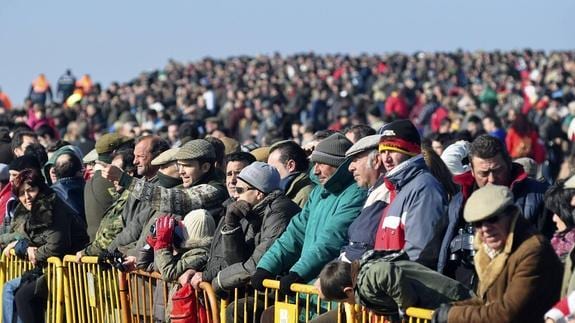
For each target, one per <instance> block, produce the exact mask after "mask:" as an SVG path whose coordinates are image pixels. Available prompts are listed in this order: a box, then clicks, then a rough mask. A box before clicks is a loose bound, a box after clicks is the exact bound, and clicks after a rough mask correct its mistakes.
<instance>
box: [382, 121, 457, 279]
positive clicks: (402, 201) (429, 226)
mask: <svg viewBox="0 0 575 323" xmlns="http://www.w3.org/2000/svg"><path fill="white" fill-rule="evenodd" d="M420 145H421V139H420V137H419V133H418V131H417V129H416V128H415V126H414V125H413V124H412V123H411V122H410V121H408V120H396V121H394V122H391V123H389V124H388V125H386V126H385V127H384V131H383V133H382V136H381V139H380V142H379V152H380V155H381V159H382V161H383V164H384V166H385V170H386V172H387V173H386V175H385V177H384V184H385V185H386V187H387V188H388V189H389V190H390V204H389V205H388V206H387V207H386V208H385V209H384V211H383V214H382V216H381V220H380V223H379V226H378V228H377V232H376V238H375V247H374V250H376V251H397V250H404V251H405V252H406V253H407V256H408V257H409V259H410V260H413V261H417V262H419V263H421V264H423V265H425V266H428V267H430V268H432V269H435V266H436V264H437V259H438V256H439V247H440V246H441V241H442V238H443V234H444V232H445V228H446V226H447V222H448V221H447V216H446V212H447V205H448V200H447V194H446V191H445V189H444V188H443V186H442V185H441V184H440V183H439V181H437V179H435V177H433V175H432V174H431V173H430V172H429V170H428V168H427V165H426V164H425V160H424V159H423V156H422V155H421V154H420V153H421V147H420Z"/></svg>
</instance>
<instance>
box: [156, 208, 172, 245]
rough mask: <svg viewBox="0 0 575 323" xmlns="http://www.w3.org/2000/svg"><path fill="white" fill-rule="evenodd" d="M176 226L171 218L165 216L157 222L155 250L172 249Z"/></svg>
mask: <svg viewBox="0 0 575 323" xmlns="http://www.w3.org/2000/svg"><path fill="white" fill-rule="evenodd" d="M174 226H175V221H174V219H172V217H170V216H167V215H164V216H161V217H159V218H158V219H157V220H156V243H155V245H154V250H159V249H165V248H171V247H172V240H173V237H174Z"/></svg>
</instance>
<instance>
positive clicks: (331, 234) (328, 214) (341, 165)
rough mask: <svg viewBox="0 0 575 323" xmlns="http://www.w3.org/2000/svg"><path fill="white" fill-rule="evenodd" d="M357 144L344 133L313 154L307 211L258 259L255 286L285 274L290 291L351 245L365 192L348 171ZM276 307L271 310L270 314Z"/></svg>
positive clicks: (283, 289)
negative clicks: (350, 154) (350, 231)
mask: <svg viewBox="0 0 575 323" xmlns="http://www.w3.org/2000/svg"><path fill="white" fill-rule="evenodd" d="M351 146H352V144H351V142H350V141H349V140H348V139H347V138H346V137H345V136H344V135H342V134H340V133H335V134H333V135H331V136H329V137H327V138H326V139H324V140H322V141H320V142H319V143H318V145H317V147H316V148H315V150H314V152H313V153H312V155H311V161H312V162H313V163H315V165H314V167H313V175H314V176H313V178H312V179H313V180H314V181H316V182H317V185H316V186H315V187H314V189H313V190H312V191H311V194H310V196H309V200H308V201H307V203H306V204H305V205H304V207H303V209H302V211H301V212H300V213H299V214H297V215H296V216H294V218H293V219H292V220H291V222H290V224H289V226H288V228H287V229H286V231H285V232H284V233H283V234H282V235H281V237H280V238H279V239H278V240H276V241H275V243H274V244H273V245H272V246H271V248H270V249H269V250H268V251H267V252H266V253H265V254H264V256H263V257H262V259H261V260H260V261H259V263H258V266H257V270H256V272H255V273H254V275H253V276H252V286H254V287H255V288H256V289H259V290H263V285H262V283H263V280H264V279H267V278H274V277H277V276H278V275H279V276H281V278H280V279H279V281H280V291H281V292H282V293H284V294H289V293H291V292H290V286H291V284H292V283H307V282H310V281H312V280H313V279H315V278H316V277H317V275H318V274H319V272H320V270H321V269H322V268H323V266H324V265H325V264H326V263H328V262H329V261H331V260H333V259H334V258H336V257H337V256H338V255H339V253H340V250H341V247H343V246H344V245H346V244H347V229H348V228H349V225H350V224H351V223H352V222H353V220H354V219H355V218H356V217H357V216H358V215H359V213H360V211H361V208H362V206H363V204H364V202H365V198H366V191H365V190H364V189H362V188H360V187H358V186H357V184H356V183H355V182H354V181H353V177H352V175H351V173H350V172H349V171H348V166H349V160H346V158H345V152H346V151H347V150H348V149H349V148H350V147H351ZM271 312H272V310H270V311H268V312H267V313H268V314H266V315H271V314H269V313H271Z"/></svg>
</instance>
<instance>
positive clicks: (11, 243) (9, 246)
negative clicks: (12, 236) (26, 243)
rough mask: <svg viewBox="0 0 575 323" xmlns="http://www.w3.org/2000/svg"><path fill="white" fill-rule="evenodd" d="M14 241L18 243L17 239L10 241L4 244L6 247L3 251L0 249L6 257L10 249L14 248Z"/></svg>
mask: <svg viewBox="0 0 575 323" xmlns="http://www.w3.org/2000/svg"><path fill="white" fill-rule="evenodd" d="M16 243H18V241H12V242H10V243H9V244H8V245H7V246H6V248H4V251H2V253H3V254H4V257H8V256H9V255H10V250H12V249H14V247H15V246H16Z"/></svg>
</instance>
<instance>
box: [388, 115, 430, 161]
mask: <svg viewBox="0 0 575 323" xmlns="http://www.w3.org/2000/svg"><path fill="white" fill-rule="evenodd" d="M382 130H383V131H382V133H381V139H380V140H379V152H383V151H386V150H392V151H397V152H400V153H402V154H405V155H408V156H415V155H417V154H419V153H421V138H420V137H419V132H418V131H417V128H415V126H414V125H413V123H411V121H409V120H405V119H402V120H395V121H393V122H390V123H388V124H386V125H385V126H383V127H382Z"/></svg>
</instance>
